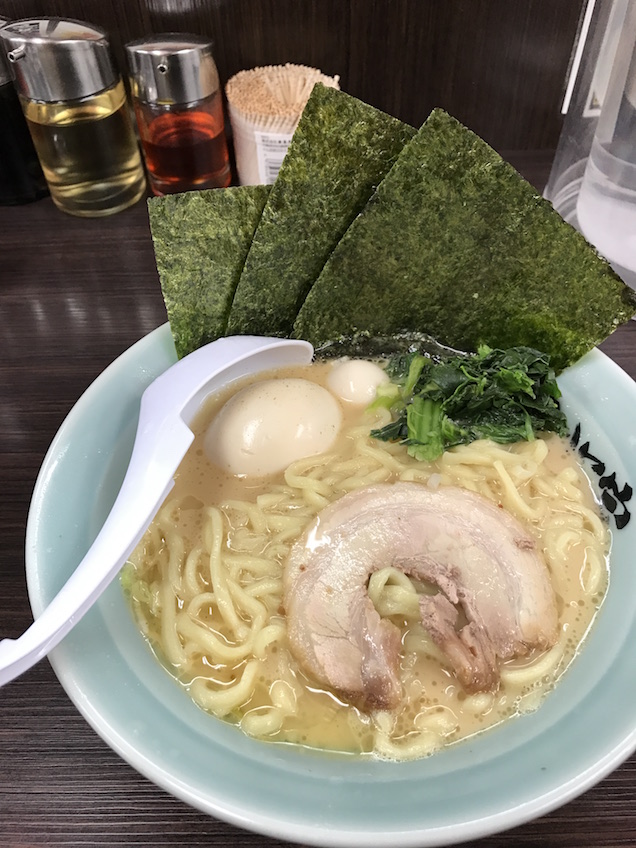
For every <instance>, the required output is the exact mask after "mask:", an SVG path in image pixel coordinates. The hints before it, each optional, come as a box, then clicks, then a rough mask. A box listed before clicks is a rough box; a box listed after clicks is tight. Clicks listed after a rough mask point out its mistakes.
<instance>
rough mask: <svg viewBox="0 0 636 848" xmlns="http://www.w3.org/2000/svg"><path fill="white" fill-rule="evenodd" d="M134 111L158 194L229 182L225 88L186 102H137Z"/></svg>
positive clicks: (225, 184) (217, 185)
mask: <svg viewBox="0 0 636 848" xmlns="http://www.w3.org/2000/svg"><path fill="white" fill-rule="evenodd" d="M135 114H136V116H137V124H138V126H139V137H140V139H141V146H142V150H143V152H144V156H145V159H146V168H147V169H148V178H149V180H150V187H151V188H152V190H153V192H154V193H155V194H157V195H162V194H173V193H174V192H180V191H188V190H189V189H200V188H221V187H224V186H228V185H229V184H230V179H231V174H230V161H229V155H228V149H227V141H226V138H225V128H224V119H223V106H222V103H221V95H220V93H218V92H217V93H216V94H213V95H212V96H211V97H208V98H206V100H204V101H201V102H199V103H195V104H193V105H190V106H185V107H181V108H180V107H172V108H166V107H162V106H156V105H155V106H152V105H150V104H143V103H137V104H135Z"/></svg>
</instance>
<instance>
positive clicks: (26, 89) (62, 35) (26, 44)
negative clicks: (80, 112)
mask: <svg viewBox="0 0 636 848" xmlns="http://www.w3.org/2000/svg"><path fill="white" fill-rule="evenodd" d="M0 39H2V41H3V47H4V51H5V53H6V56H7V58H8V60H9V67H10V69H11V73H12V74H13V77H14V79H15V83H16V87H17V89H18V91H19V92H20V94H22V95H24V96H25V97H28V98H29V99H30V100H42V101H45V102H48V103H51V102H55V101H60V100H62V101H64V100H79V99H80V98H82V97H89V96H90V95H91V94H97V92H99V91H103V90H104V89H105V88H110V87H111V86H112V85H114V84H115V83H116V82H117V81H118V80H119V74H118V72H117V71H116V69H115V66H114V64H113V60H112V56H111V52H110V46H109V44H108V38H107V36H106V33H105V32H104V31H103V30H101V29H99V28H98V27H94V26H93V25H92V24H86V23H83V22H82V21H76V20H71V19H69V18H22V19H21V20H17V21H11V22H10V23H9V24H6V25H5V26H3V27H2V29H0Z"/></svg>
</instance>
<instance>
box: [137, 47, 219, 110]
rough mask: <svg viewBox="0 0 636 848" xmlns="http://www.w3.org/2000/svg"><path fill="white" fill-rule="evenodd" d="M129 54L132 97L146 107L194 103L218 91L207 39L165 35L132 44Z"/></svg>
mask: <svg viewBox="0 0 636 848" xmlns="http://www.w3.org/2000/svg"><path fill="white" fill-rule="evenodd" d="M126 53H127V55H128V64H129V67H130V88H131V91H132V94H133V96H134V97H135V98H137V100H141V101H142V102H144V103H161V104H166V105H173V104H177V103H180V104H185V103H193V102H194V101H195V100H203V98H205V97H209V96H210V95H211V94H214V92H215V91H217V90H218V88H219V73H218V71H217V69H216V65H215V63H214V59H213V58H212V43H211V42H210V41H208V40H207V39H205V38H201V37H199V36H197V35H190V34H184V33H174V32H171V33H163V34H161V35H153V36H151V37H149V38H142V39H139V40H138V41H131V42H129V43H128V44H127V45H126Z"/></svg>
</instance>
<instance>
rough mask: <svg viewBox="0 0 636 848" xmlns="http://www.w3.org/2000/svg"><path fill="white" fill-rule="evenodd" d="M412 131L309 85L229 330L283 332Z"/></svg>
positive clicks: (340, 94)
mask: <svg viewBox="0 0 636 848" xmlns="http://www.w3.org/2000/svg"><path fill="white" fill-rule="evenodd" d="M414 134H415V129H413V127H410V126H408V125H407V124H403V123H402V122H401V121H398V120H397V119H396V118H392V117H390V116H389V115H386V114H385V113H383V112H380V111H378V110H377V109H375V108H373V107H372V106H369V105H368V104H366V103H362V102H361V101H360V100H357V99H356V98H354V97H351V95H349V94H345V93H344V92H342V91H339V90H337V89H333V88H327V87H326V86H324V85H321V84H320V83H318V84H316V86H315V87H314V89H313V90H312V93H311V95H310V97H309V100H308V102H307V105H306V106H305V109H304V110H303V114H302V116H301V119H300V121H299V124H298V126H297V128H296V131H295V133H294V136H293V138H292V141H291V144H290V146H289V149H288V151H287V155H286V156H285V159H284V160H283V164H282V166H281V168H280V171H279V173H278V176H277V178H276V182H275V183H274V186H273V188H272V192H271V194H270V196H269V199H268V202H267V204H266V205H265V209H264V210H263V215H262V217H261V220H260V222H259V225H258V228H257V230H256V233H255V235H254V240H253V243H252V246H251V248H250V251H249V254H248V256H247V260H246V262H245V267H244V269H243V272H242V274H241V278H240V280H239V284H238V287H237V289H236V294H235V296H234V302H233V304H232V309H231V312H230V318H229V322H228V333H238V334H243V333H248V334H250V333H252V334H255V335H258V334H267V335H270V336H288V335H290V333H291V330H292V326H293V323H294V319H295V318H296V315H297V313H298V310H299V309H300V306H301V305H302V303H303V301H304V299H305V296H306V295H307V292H308V291H309V289H310V287H311V285H312V284H313V282H314V281H315V279H316V278H317V277H318V275H319V273H320V271H321V270H322V267H323V265H324V264H325V262H326V260H327V258H328V256H329V254H330V253H331V251H332V250H333V248H334V247H335V246H336V244H337V243H338V241H339V240H340V238H341V237H342V235H343V234H344V233H345V231H346V229H347V227H348V226H349V224H350V223H351V221H352V220H353V219H354V217H355V216H356V215H357V214H358V212H360V211H361V210H362V209H363V208H364V206H365V204H366V202H367V200H368V199H369V197H370V196H371V194H372V192H373V190H374V189H375V187H376V186H377V184H378V183H379V182H380V181H381V180H382V178H383V177H384V175H385V174H386V173H387V171H388V170H389V168H390V167H391V165H392V164H393V162H394V161H395V159H396V158H397V156H398V154H399V152H400V150H401V149H402V148H403V146H404V144H405V143H406V142H407V141H408V140H409V139H410V138H412V136H413V135H414Z"/></svg>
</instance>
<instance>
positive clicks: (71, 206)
mask: <svg viewBox="0 0 636 848" xmlns="http://www.w3.org/2000/svg"><path fill="white" fill-rule="evenodd" d="M0 38H2V40H3V41H4V45H5V49H6V50H7V51H8V52H7V57H8V59H9V62H10V63H11V70H12V73H13V75H14V78H15V83H16V87H17V90H18V93H19V96H20V101H21V104H22V109H23V111H24V115H25V117H26V121H27V124H28V127H29V131H30V133H31V137H32V139H33V143H34V145H35V149H36V151H37V154H38V156H39V159H40V162H41V164H42V169H43V171H44V175H45V177H46V180H47V182H48V185H49V189H50V191H51V197H52V199H53V201H54V203H55V204H56V205H57V206H58V207H59V208H60V209H62V210H63V211H64V212H68V213H70V214H71V215H79V216H87V217H96V216H101V215H109V214H111V213H113V212H118V211H119V210H120V209H125V208H126V207H127V206H130V205H131V204H133V203H135V202H136V201H137V200H138V199H139V198H140V197H141V196H142V195H143V194H144V193H145V190H146V178H145V173H144V169H143V163H142V160H141V156H140V153H139V146H138V144H137V139H136V137H135V133H134V130H133V123H132V120H131V115H130V109H129V106H128V102H127V99H126V91H125V88H124V84H123V82H122V79H121V76H120V74H119V73H118V71H117V70H116V69H115V66H114V63H113V60H112V56H111V52H110V46H109V44H108V39H107V37H106V34H105V33H104V32H103V31H102V30H101V29H98V28H97V27H94V26H92V25H90V24H85V23H83V22H81V21H75V20H69V19H64V18H24V19H22V20H18V21H13V22H12V23H10V24H8V25H7V26H6V27H4V28H3V29H2V30H0Z"/></svg>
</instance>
